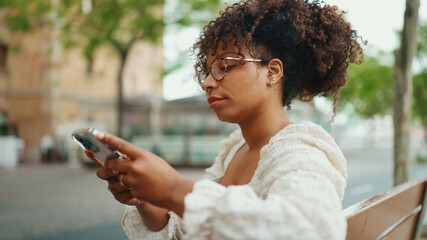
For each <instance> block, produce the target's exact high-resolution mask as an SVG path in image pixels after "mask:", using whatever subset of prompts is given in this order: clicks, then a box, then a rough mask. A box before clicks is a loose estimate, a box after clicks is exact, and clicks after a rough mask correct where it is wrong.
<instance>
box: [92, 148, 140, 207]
mask: <svg viewBox="0 0 427 240" xmlns="http://www.w3.org/2000/svg"><path fill="white" fill-rule="evenodd" d="M85 154H86V156H87V157H88V158H90V159H92V160H94V161H95V157H94V156H93V155H92V154H91V153H90V152H88V151H85ZM95 162H99V161H95ZM96 175H97V176H98V177H99V178H100V179H103V180H106V181H107V182H108V190H110V192H111V193H112V194H113V196H114V198H115V199H116V200H117V201H119V202H120V203H123V204H126V205H131V206H142V205H143V204H145V202H142V201H140V200H138V199H136V198H135V197H133V196H132V194H131V193H130V189H129V188H128V187H125V186H123V185H122V184H121V183H120V182H119V180H118V179H117V176H118V174H117V173H116V174H113V172H112V171H111V169H107V168H105V167H104V166H101V167H100V168H99V169H98V170H97V171H96Z"/></svg>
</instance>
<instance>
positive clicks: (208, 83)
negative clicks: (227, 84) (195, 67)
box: [202, 74, 218, 91]
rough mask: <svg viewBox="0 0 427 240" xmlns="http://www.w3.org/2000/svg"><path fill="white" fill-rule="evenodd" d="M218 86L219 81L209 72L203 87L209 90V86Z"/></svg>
mask: <svg viewBox="0 0 427 240" xmlns="http://www.w3.org/2000/svg"><path fill="white" fill-rule="evenodd" d="M217 86H218V81H216V80H215V79H214V78H213V77H212V74H209V75H208V76H207V77H206V79H205V81H204V82H203V83H202V89H203V90H205V91H207V90H208V88H211V89H213V88H216V87H217Z"/></svg>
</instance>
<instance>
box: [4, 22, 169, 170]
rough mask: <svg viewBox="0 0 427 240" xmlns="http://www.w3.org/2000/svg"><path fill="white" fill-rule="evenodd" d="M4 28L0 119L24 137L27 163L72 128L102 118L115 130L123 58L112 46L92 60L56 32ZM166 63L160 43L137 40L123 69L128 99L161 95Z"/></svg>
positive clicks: (106, 124)
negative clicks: (65, 46)
mask: <svg viewBox="0 0 427 240" xmlns="http://www.w3.org/2000/svg"><path fill="white" fill-rule="evenodd" d="M0 32H1V36H2V39H1V42H0V115H1V116H0V118H1V119H6V120H3V122H6V124H7V125H8V126H14V128H13V129H14V131H15V132H14V134H16V135H17V136H18V137H19V138H21V139H23V140H24V142H25V150H24V153H23V155H22V161H23V162H26V163H36V162H40V161H41V151H40V149H41V144H42V142H41V140H42V139H44V141H43V142H44V145H46V143H49V141H46V139H49V137H50V138H53V139H55V137H56V136H57V134H58V129H67V126H70V127H76V126H80V125H82V124H79V123H84V122H94V123H97V122H101V123H103V124H104V125H105V129H103V130H107V131H110V132H113V133H114V131H115V129H116V122H117V117H116V108H115V106H116V96H117V75H118V71H119V69H118V68H119V59H118V57H117V56H116V55H115V53H114V51H113V50H112V49H108V48H104V49H101V50H99V51H97V52H96V53H95V55H94V57H93V59H92V60H91V61H89V60H87V59H85V58H84V57H83V55H82V53H81V50H80V49H71V50H66V49H63V48H62V46H61V43H60V39H59V34H58V31H55V30H49V29H44V30H41V31H39V32H36V33H33V34H28V35H22V34H10V33H8V32H6V31H5V30H4V29H0ZM161 66H162V46H161V45H156V46H154V45H151V44H149V43H145V42H138V43H136V44H135V45H134V46H133V48H132V50H131V52H130V53H129V56H128V59H127V62H126V64H125V67H124V73H123V80H124V96H125V98H126V99H142V98H143V99H144V100H147V101H148V102H149V100H150V99H161V98H162V84H161V76H160V71H159V69H161ZM126 101H129V100H126ZM141 104H145V103H141ZM66 132H67V131H66ZM67 134H69V132H67ZM69 136H70V135H68V136H67V137H69ZM51 142H52V144H54V143H55V142H56V141H51ZM43 148H44V149H45V148H46V146H43Z"/></svg>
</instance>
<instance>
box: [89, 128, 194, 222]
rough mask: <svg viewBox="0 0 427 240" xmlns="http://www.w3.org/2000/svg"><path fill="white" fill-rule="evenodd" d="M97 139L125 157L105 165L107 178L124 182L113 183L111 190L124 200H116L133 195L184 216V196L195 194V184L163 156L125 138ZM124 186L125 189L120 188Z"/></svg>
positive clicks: (125, 198)
mask: <svg viewBox="0 0 427 240" xmlns="http://www.w3.org/2000/svg"><path fill="white" fill-rule="evenodd" d="M97 138H98V139H99V140H100V141H101V142H103V143H105V144H107V145H109V146H110V147H112V148H113V149H115V150H117V151H119V152H121V153H122V154H124V155H125V159H121V158H119V159H111V160H106V161H105V162H104V168H105V169H107V170H106V171H105V173H106V174H105V175H103V176H110V175H111V176H115V177H117V178H118V179H120V181H119V182H118V183H114V184H113V183H112V184H111V185H110V182H109V187H110V190H113V191H115V192H116V191H117V193H116V194H117V197H119V198H120V200H119V199H117V198H116V199H117V200H119V201H121V200H123V201H126V200H130V199H131V198H130V196H133V197H135V198H137V199H138V200H140V201H147V202H149V203H152V204H154V205H156V206H159V207H162V208H166V209H170V210H172V211H174V212H175V213H177V214H178V215H180V216H182V214H183V212H184V197H185V195H187V194H188V193H190V192H191V191H192V189H193V185H194V181H191V180H187V179H184V178H182V177H181V176H180V175H179V173H178V172H176V171H175V170H174V169H173V168H172V167H171V166H170V165H169V164H168V163H167V162H166V161H164V160H163V159H161V158H160V157H158V156H156V155H154V154H152V153H150V152H147V151H145V150H142V149H139V148H138V147H136V146H134V145H132V144H130V143H128V142H126V141H125V140H123V139H120V138H117V137H115V136H112V135H110V134H107V133H100V134H98V135H97ZM108 169H109V170H108ZM98 171H101V170H98ZM102 171H104V170H102ZM109 171H111V172H109ZM120 175H121V176H120ZM120 184H121V187H119V186H118V185H120ZM124 188H129V189H130V196H129V195H128V194H126V191H125V190H124ZM122 190H123V192H121V191H122ZM115 197H116V195H115ZM131 203H133V202H131Z"/></svg>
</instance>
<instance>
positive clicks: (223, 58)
mask: <svg viewBox="0 0 427 240" xmlns="http://www.w3.org/2000/svg"><path fill="white" fill-rule="evenodd" d="M218 60H222V61H223V62H224V66H225V67H227V62H226V60H239V61H245V62H262V61H263V60H262V59H254V58H236V57H219V58H215V60H213V61H212V63H211V65H210V66H209V72H210V74H211V75H212V78H213V79H215V80H216V81H222V80H224V78H225V77H226V76H227V72H228V71H225V72H224V76H223V77H222V78H217V77H216V76H215V74H214V73H213V71H212V66H213V65H214V63H215V62H216V61H218ZM242 65H243V64H242ZM229 71H230V70H229ZM205 80H206V79H204V80H203V81H200V85H201V84H203V83H204V82H205Z"/></svg>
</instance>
